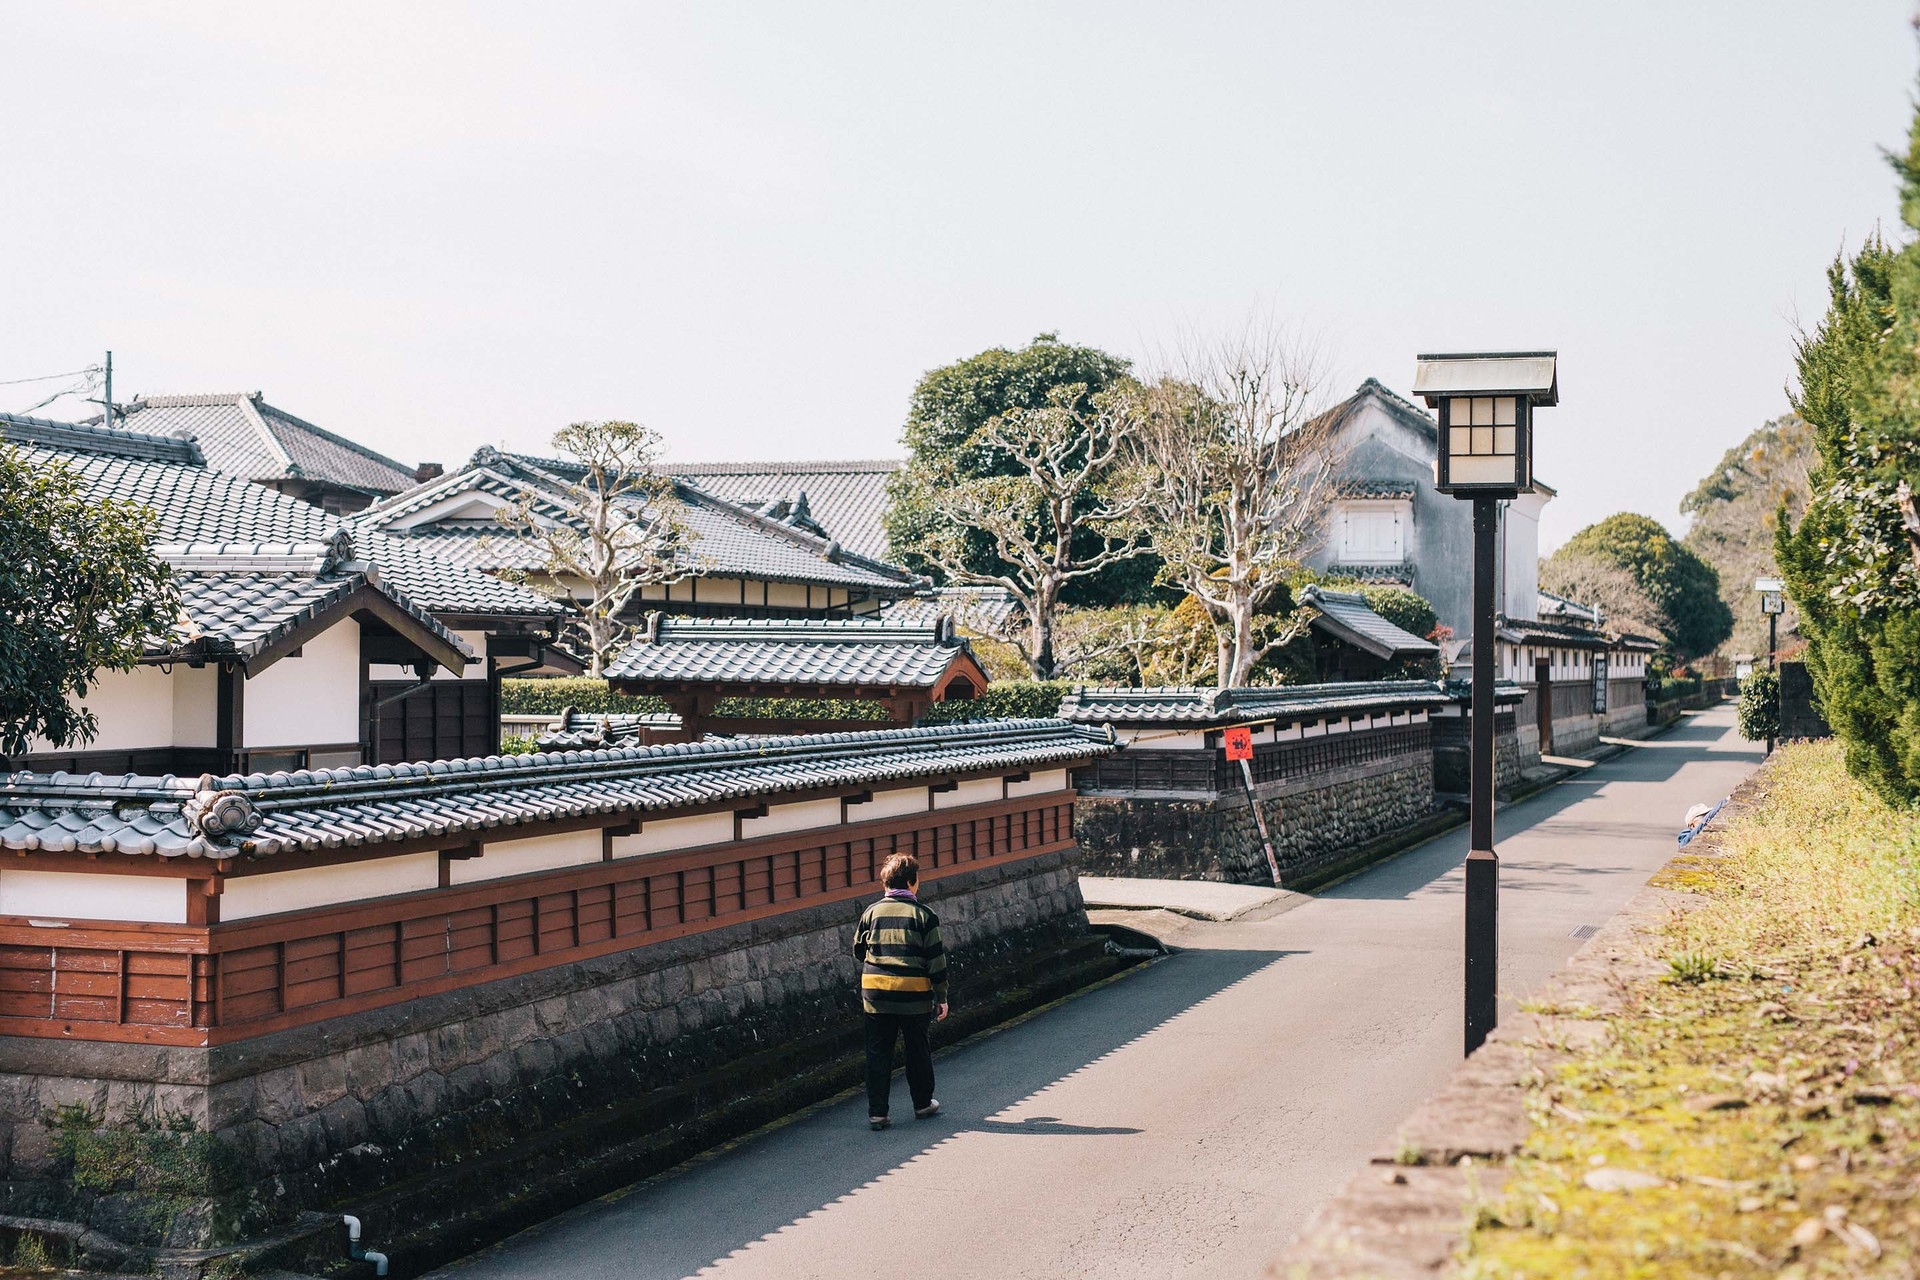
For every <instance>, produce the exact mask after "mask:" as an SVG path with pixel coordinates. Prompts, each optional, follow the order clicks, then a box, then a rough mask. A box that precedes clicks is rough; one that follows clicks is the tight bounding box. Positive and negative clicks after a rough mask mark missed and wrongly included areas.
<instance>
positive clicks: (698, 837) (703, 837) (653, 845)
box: [613, 811, 733, 858]
mask: <svg viewBox="0 0 1920 1280" xmlns="http://www.w3.org/2000/svg"><path fill="white" fill-rule="evenodd" d="M731 839H733V814H732V812H731V811H729V812H726V813H701V814H695V815H694V816H692V817H689V818H646V819H643V820H642V821H641V823H640V831H639V833H638V834H637V835H631V836H615V837H614V838H613V856H614V857H616V858H633V857H638V856H639V855H640V854H643V853H666V852H668V851H670V850H673V849H697V848H699V847H700V846H701V845H706V844H724V843H726V842H727V841H729V840H731Z"/></svg>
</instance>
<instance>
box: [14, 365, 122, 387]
mask: <svg viewBox="0 0 1920 1280" xmlns="http://www.w3.org/2000/svg"><path fill="white" fill-rule="evenodd" d="M99 372H100V366H99V365H97V364H90V365H88V366H87V367H86V368H84V369H73V370H70V371H68V372H66V373H43V374H41V375H40V376H39V377H37V378H5V379H0V387H17V386H19V385H20V384H22V383H24V382H52V381H54V380H55V379H57V378H78V377H80V376H81V375H82V374H86V375H92V374H96V373H99ZM63 394H64V393H63Z"/></svg>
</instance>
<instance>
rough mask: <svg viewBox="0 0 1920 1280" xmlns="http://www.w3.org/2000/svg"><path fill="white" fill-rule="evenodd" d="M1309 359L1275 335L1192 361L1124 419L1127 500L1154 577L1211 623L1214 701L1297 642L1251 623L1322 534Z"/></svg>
mask: <svg viewBox="0 0 1920 1280" xmlns="http://www.w3.org/2000/svg"><path fill="white" fill-rule="evenodd" d="M1320 398H1321V379H1320V377H1319V374H1318V370H1317V368H1316V361H1315V360H1314V358H1313V356H1312V353H1311V352H1310V351H1308V350H1307V349H1305V348H1304V347H1302V346H1301V345H1299V344H1298V343H1296V342H1294V341H1292V340H1290V339H1289V338H1288V337H1286V336H1285V335H1284V334H1282V333H1279V332H1278V331H1272V330H1264V329H1261V328H1259V327H1257V326H1250V327H1249V328H1248V329H1247V330H1246V332H1245V333H1243V334H1242V335H1241V336H1240V337H1239V338H1237V339H1233V340H1229V341H1226V342H1222V343H1219V344H1216V345H1213V346H1209V347H1202V348H1198V349H1196V350H1195V351H1194V352H1193V353H1192V354H1190V355H1188V356H1186V357H1184V358H1183V359H1182V360H1181V361H1180V362H1179V365H1178V367H1177V368H1176V370H1175V371H1174V373H1173V374H1172V376H1169V377H1166V378H1163V379H1162V380H1161V381H1159V382H1158V383H1156V384H1154V385H1153V386H1151V387H1149V388H1147V389H1146V390H1145V391H1144V392H1143V393H1142V396H1141V402H1140V405H1139V408H1138V410H1137V412H1136V414H1135V416H1136V417H1137V418H1138V420H1139V429H1138V430H1137V431H1136V432H1135V433H1134V440H1135V446H1134V448H1135V456H1134V486H1133V487H1134V492H1136V493H1138V494H1140V495H1141V497H1142V500H1143V505H1142V509H1141V518H1142V519H1143V521H1144V523H1145V524H1146V526H1147V527H1148V528H1149V529H1150V530H1151V531H1152V541H1153V549H1154V550H1155V551H1156V552H1158V553H1159V555H1160V558H1161V560H1162V561H1163V562H1164V563H1165V566H1166V567H1165V569H1164V570H1163V571H1162V573H1163V576H1164V577H1165V578H1166V579H1167V580H1168V581H1170V582H1172V583H1174V584H1176V585H1178V586H1180V587H1182V588H1184V589H1185V590H1186V591H1187V593H1188V594H1189V595H1191V596H1192V597H1193V598H1194V599H1195V600H1197V601H1198V602H1199V603H1200V605H1201V607H1202V608H1204V609H1205V610H1206V613H1207V616H1208V617H1209V618H1210V619H1211V620H1212V622H1213V627H1214V636H1215V640H1216V642H1217V647H1218V654H1219V658H1218V663H1217V671H1216V678H1217V680H1218V681H1219V683H1220V685H1221V686H1222V687H1231V686H1235V685H1242V684H1245V683H1246V682H1247V680H1248V678H1249V677H1250V675H1251V674H1252V672H1253V669H1254V667H1255V665H1256V664H1258V663H1259V661H1260V660H1261V659H1262V658H1264V657H1266V656H1267V654H1269V653H1271V652H1272V651H1273V650H1274V649H1277V648H1279V647H1280V646H1282V645H1284V644H1286V643H1287V642H1288V641H1290V640H1292V639H1294V638H1295V637H1297V636H1298V635H1300V634H1301V633H1302V632H1303V631H1304V630H1305V629H1306V627H1307V624H1308V618H1307V616H1306V615H1305V614H1304V613H1295V614H1294V615H1292V616H1291V617H1289V618H1284V619H1273V618H1268V617H1265V616H1263V614H1262V607H1263V606H1265V605H1266V604H1268V603H1269V602H1270V601H1271V600H1272V599H1273V597H1274V596H1275V594H1276V593H1277V592H1278V591H1279V590H1280V589H1281V588H1282V587H1283V586H1284V585H1285V584H1286V581H1287V579H1288V578H1289V576H1291V575H1292V574H1294V573H1296V572H1297V571H1298V569H1299V568H1300V566H1301V561H1302V559H1303V558H1304V557H1305V556H1306V555H1307V554H1308V553H1309V552H1310V551H1312V550H1313V548H1314V547H1315V546H1317V545H1318V543H1319V539H1320V536H1321V533H1322V531H1323V529H1324V527H1325V521H1326V509H1327V501H1328V498H1329V497H1330V496H1331V495H1330V490H1331V487H1332V479H1333V474H1334V468H1335V467H1336V466H1337V465H1338V463H1339V458H1338V457H1337V456H1336V455H1335V453H1334V444H1335V440H1334V436H1333V431H1332V427H1331V424H1330V423H1329V421H1328V416H1327V415H1325V414H1323V413H1321V412H1319V410H1320V408H1321V405H1320Z"/></svg>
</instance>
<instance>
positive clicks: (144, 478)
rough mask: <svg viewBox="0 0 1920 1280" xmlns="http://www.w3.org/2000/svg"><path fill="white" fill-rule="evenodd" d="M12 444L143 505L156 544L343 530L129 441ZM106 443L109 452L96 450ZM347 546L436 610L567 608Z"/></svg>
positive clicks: (419, 553) (360, 536)
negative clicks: (83, 445)
mask: <svg viewBox="0 0 1920 1280" xmlns="http://www.w3.org/2000/svg"><path fill="white" fill-rule="evenodd" d="M91 430H94V431H96V432H97V431H99V428H92V429H91ZM126 434H129V435H132V434H135V433H131V432H129V433H126ZM0 435H4V436H6V438H8V439H16V437H15V436H14V435H13V434H12V428H10V427H8V426H7V425H6V424H5V423H0ZM141 438H142V439H152V437H141ZM17 442H18V443H19V444H20V445H21V446H22V447H24V448H30V449H39V450H42V451H44V452H45V453H46V454H47V456H49V457H57V458H59V459H60V460H61V461H63V462H65V463H66V464H67V465H68V466H70V467H72V468H73V469H74V470H75V471H77V472H79V473H80V475H81V477H82V479H83V480H84V481H85V482H86V484H87V487H88V489H89V490H90V491H91V492H93V493H94V494H95V495H97V496H99V497H101V498H114V499H118V500H121V501H126V502H134V503H138V504H140V505H141V506H145V507H149V508H151V509H152V510H153V512H154V515H155V529H154V533H155V536H156V539H157V541H158V542H159V543H162V544H166V543H173V544H186V543H210V544H220V545H227V544H236V543H256V544H281V545H285V544H293V543H327V542H331V541H333V540H334V539H335V538H336V536H337V535H338V534H339V533H340V530H341V528H342V527H343V525H342V522H341V521H340V519H339V518H338V517H336V516H332V515H329V514H328V513H326V512H324V511H322V510H320V508H318V507H315V506H311V505H309V504H307V503H305V502H301V501H299V500H298V499H296V498H290V497H288V496H287V495H285V494H283V493H279V492H276V491H275V490H273V489H269V488H267V487H266V486H264V485H260V484H255V483H253V482H252V481H249V480H245V479H242V478H240V477H238V476H231V475H223V474H221V473H219V472H217V471H212V470H209V469H208V468H206V467H203V466H197V465H188V464H185V463H182V462H179V461H173V460H165V459H156V458H153V457H150V456H147V454H146V453H145V452H143V451H140V450H141V449H142V448H143V447H141V446H131V447H132V448H134V449H135V451H134V452H131V453H130V452H128V451H126V450H124V449H121V448H120V447H119V446H118V445H117V444H116V443H115V442H113V441H106V442H103V443H101V445H100V447H99V448H98V449H88V450H85V451H82V450H80V449H77V448H74V447H69V446H66V445H63V444H62V445H53V444H46V443H41V442H40V441H39V440H37V439H26V438H18V439H17ZM107 448H112V449H113V451H112V452H103V451H101V450H103V449H107ZM349 527H351V526H349ZM353 545H354V547H355V548H356V550H357V553H358V554H359V555H360V556H361V557H363V558H364V559H366V560H369V561H371V562H373V563H374V564H375V565H377V566H378V567H379V570H380V572H381V574H382V581H383V582H384V584H385V585H386V586H388V587H391V588H394V589H396V590H398V591H399V592H401V593H403V594H404V595H406V596H407V597H408V598H409V599H411V600H412V601H413V603H414V604H416V605H418V606H419V607H420V608H422V609H426V610H429V611H431V612H434V613H445V614H470V615H481V616H503V617H513V618H553V617H558V616H560V615H561V614H564V613H565V612H566V610H565V608H564V606H562V605H560V604H559V603H557V602H555V601H553V600H549V599H547V598H546V597H544V596H542V595H540V594H538V593H537V592H534V591H530V590H528V589H527V588H525V587H521V586H515V585H514V584H512V583H509V582H503V581H501V580H500V579H498V578H495V577H492V576H490V575H487V574H484V573H476V572H474V571H472V570H470V569H465V568H462V567H460V566H459V565H458V564H454V563H449V562H447V561H444V560H440V559H437V558H435V556H434V555H433V553H432V551H431V550H429V549H425V548H421V547H413V546H408V545H407V544H406V543H405V542H404V541H402V540H397V539H392V538H387V537H384V536H383V535H381V534H379V533H376V532H366V531H362V530H359V529H357V528H356V529H355V532H354V534H353Z"/></svg>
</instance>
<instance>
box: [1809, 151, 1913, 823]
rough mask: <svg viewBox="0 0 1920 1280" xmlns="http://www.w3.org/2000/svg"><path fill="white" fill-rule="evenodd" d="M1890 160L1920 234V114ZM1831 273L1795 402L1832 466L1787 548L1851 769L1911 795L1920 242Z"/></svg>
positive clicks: (1893, 792)
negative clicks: (1904, 146) (1828, 292)
mask: <svg viewBox="0 0 1920 1280" xmlns="http://www.w3.org/2000/svg"><path fill="white" fill-rule="evenodd" d="M1889 159H1890V160H1891V161H1892V164H1893V167H1894V170H1895V172H1897V173H1898V174H1899V176H1900V182H1901V200H1900V211H1901V220H1902V221H1903V222H1904V223H1906V225H1907V227H1908V229H1909V230H1910V231H1915V232H1920V114H1916V116H1915V120H1914V124H1913V128H1912V130H1911V131H1910V134H1909V139H1908V150H1907V153H1906V154H1905V155H1904V156H1891V157H1889ZM1828 283H1829V286H1830V290H1831V294H1832V298H1831V303H1830V305H1829V307H1828V310H1827V314H1826V316H1825V318H1824V319H1823V320H1822V321H1821V322H1820V325H1819V327H1818V328H1816V329H1815V330H1814V331H1813V332H1812V333H1811V334H1809V335H1807V336H1806V337H1805V338H1804V339H1803V340H1802V341H1801V343H1800V351H1799V357H1798V364H1799V372H1800V388H1799V395H1798V397H1797V399H1796V401H1795V408H1796V409H1797V410H1798V411H1799V413H1800V416H1801V417H1803V418H1805V419H1806V420H1807V422H1808V424H1809V425H1810V426H1812V428H1813V431H1814V446H1815V448H1816V450H1817V451H1818V453H1819V464H1818V466H1817V468H1816V469H1815V471H1814V473H1813V476H1812V494H1813V496H1812V500H1811V501H1810V503H1809V504H1808V507H1807V513H1806V516H1805V518H1804V519H1802V520H1801V521H1800V524H1799V526H1798V527H1797V528H1791V527H1789V523H1788V521H1787V519H1786V518H1785V512H1784V511H1783V513H1782V517H1783V518H1782V520H1781V522H1780V534H1779V538H1778V545H1777V559H1778V560H1779V562H1780V566H1781V568H1782V570H1783V572H1784V574H1785V577H1786V580H1787V589H1788V591H1789V592H1790V594H1791V595H1792V596H1793V600H1794V603H1795V604H1796V605H1797V606H1798V607H1799V609H1800V612H1801V630H1802V631H1803V632H1805V633H1806V635H1807V638H1808V641H1809V648H1808V654H1807V665H1808V669H1809V670H1810V672H1811V673H1812V675H1813V681H1814V688H1815V690H1816V692H1817V693H1818V695H1819V697H1820V701H1821V705H1822V708H1823V709H1824V711H1825V714H1826V718H1827V722H1828V723H1829V724H1831V725H1832V726H1833V730H1834V733H1835V734H1836V735H1838V736H1839V737H1840V738H1841V740H1842V741H1843V742H1844V743H1845V746H1846V753H1847V767H1848V769H1849V770H1850V771H1851V772H1852V773H1853V774H1854V775H1855V776H1856V777H1858V778H1860V779H1861V780H1862V781H1864V782H1866V783H1867V784H1868V785H1869V786H1871V787H1872V788H1873V789H1874V790H1875V791H1877V792H1879V793H1880V794H1881V795H1882V796H1884V797H1885V798H1887V799H1888V800H1889V801H1892V802H1895V803H1904V802H1906V801H1910V800H1912V799H1914V798H1916V797H1920V520H1916V519H1915V516H1914V505H1913V503H1914V499H1913V488H1914V486H1915V485H1920V243H1916V242H1914V241H1912V240H1909V242H1908V243H1907V244H1905V245H1904V246H1901V247H1895V246H1894V245H1891V244H1889V243H1887V242H1886V241H1884V240H1883V239H1881V238H1879V237H1877V236H1876V237H1875V238H1874V239H1872V240H1869V241H1868V242H1867V243H1866V244H1865V245H1864V246H1863V247H1862V248H1861V249H1860V251H1859V253H1857V254H1855V255H1854V257H1853V258H1852V260H1851V261H1847V260H1845V259H1844V258H1842V259H1840V260H1836V261H1835V262H1834V264H1833V266H1832V268H1831V269H1830V270H1829V272H1828Z"/></svg>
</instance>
